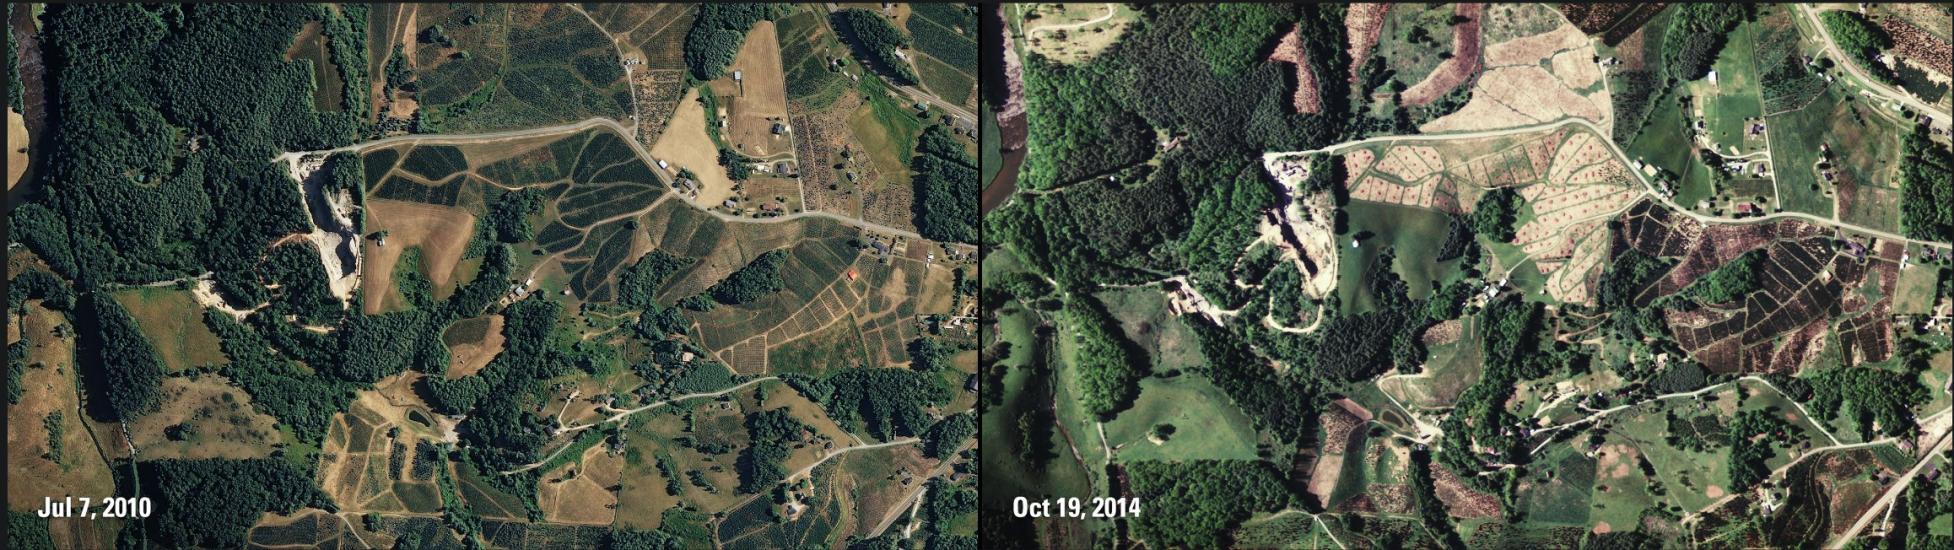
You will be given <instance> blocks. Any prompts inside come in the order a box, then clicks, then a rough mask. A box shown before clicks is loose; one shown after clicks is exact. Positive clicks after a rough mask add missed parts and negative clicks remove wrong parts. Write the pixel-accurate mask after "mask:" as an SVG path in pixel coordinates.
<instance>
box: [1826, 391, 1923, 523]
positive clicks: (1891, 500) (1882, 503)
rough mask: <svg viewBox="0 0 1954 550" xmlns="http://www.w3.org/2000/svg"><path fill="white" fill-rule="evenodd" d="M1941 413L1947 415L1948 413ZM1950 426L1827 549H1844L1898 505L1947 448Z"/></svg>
mask: <svg viewBox="0 0 1954 550" xmlns="http://www.w3.org/2000/svg"><path fill="white" fill-rule="evenodd" d="M1941 412H1942V413H1945V412H1947V411H1941ZM1936 416H1938V415H1936ZM1948 426H1951V425H1943V426H1942V427H1941V429H1940V435H1937V436H1934V442H1933V444H1931V445H1926V446H1924V447H1923V448H1924V449H1926V451H1927V452H1925V453H1922V454H1921V455H1920V456H1921V459H1920V461H1919V462H1916V463H1914V465H1913V469H1911V470H1907V473H1906V475H1902V476H1900V478H1899V479H1897V480H1894V482H1893V486H1892V487H1889V488H1887V489H1886V494H1883V495H1880V497H1879V500H1877V501H1874V502H1873V505H1872V506H1870V507H1867V508H1866V512H1865V513H1864V514H1860V515H1859V521H1855V522H1853V523H1852V528H1850V529H1846V531H1845V532H1844V533H1841V534H1840V535H1839V537H1838V538H1836V539H1833V540H1834V542H1832V543H1831V544H1827V545H1826V548H1840V547H1844V546H1845V544H1846V543H1847V542H1851V541H1852V539H1854V538H1857V537H1858V536H1859V532H1860V531H1864V530H1866V526H1867V525H1869V524H1871V523H1872V521H1873V515H1874V514H1876V513H1878V512H1879V511H1880V510H1881V509H1884V508H1886V507H1888V506H1896V505H1898V504H1897V503H1896V502H1895V501H1896V500H1898V499H1899V498H1900V495H1901V494H1904V493H1905V492H1906V488H1907V485H1909V484H1911V483H1912V482H1913V478H1914V477H1915V476H1918V475H1920V470H1921V469H1922V468H1925V467H1927V464H1928V463H1930V462H1933V461H1934V457H1935V456H1939V455H1940V453H1941V451H1943V450H1945V449H1946V448H1947V445H1948V435H1949V433H1948Z"/></svg>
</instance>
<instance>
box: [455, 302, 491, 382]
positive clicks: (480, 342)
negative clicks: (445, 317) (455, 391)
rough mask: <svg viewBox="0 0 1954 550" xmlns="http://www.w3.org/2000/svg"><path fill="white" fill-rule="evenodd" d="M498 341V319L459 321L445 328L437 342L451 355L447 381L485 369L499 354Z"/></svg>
mask: <svg viewBox="0 0 1954 550" xmlns="http://www.w3.org/2000/svg"><path fill="white" fill-rule="evenodd" d="M502 340H503V335H502V316H501V315H487V316H484V317H476V318H473V319H463V320H461V321H457V322H455V324H454V325H452V326H449V327H448V331H447V332H445V333H442V335H441V341H442V342H443V343H446V344H447V345H448V352H449V353H450V354H452V355H451V356H450V359H449V363H448V374H447V377H448V378H449V379H455V378H462V377H466V376H469V375H473V374H475V373H476V372H478V371H480V370H482V367H485V366H488V363H489V361H490V360H492V359H495V355H496V354H498V353H502Z"/></svg>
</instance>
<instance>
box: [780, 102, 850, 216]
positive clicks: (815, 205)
mask: <svg viewBox="0 0 1954 550" xmlns="http://www.w3.org/2000/svg"><path fill="white" fill-rule="evenodd" d="M860 100H861V99H860V96H857V95H855V94H847V95H845V96H843V97H842V98H841V99H839V100H837V101H838V103H837V106H836V107H834V108H833V109H829V110H826V111H821V112H818V113H816V114H813V115H806V114H801V115H795V116H794V129H795V131H796V132H798V133H797V135H795V136H794V138H795V141H794V147H795V155H796V158H798V159H799V160H800V163H801V188H802V189H804V190H805V191H806V192H807V209H808V210H816V211H821V212H829V213H834V214H842V215H846V216H855V215H859V213H860V212H861V210H862V197H861V194H860V193H858V192H857V187H856V184H855V182H854V181H849V180H847V179H844V177H843V176H842V172H840V171H837V170H834V169H833V167H834V164H835V163H838V162H842V161H843V160H845V159H842V158H841V155H840V154H838V153H839V151H841V150H843V149H844V148H847V147H849V145H850V143H851V140H850V139H849V138H848V127H847V121H846V118H845V115H843V114H841V113H850V112H854V110H855V107H856V106H857V104H856V103H853V102H859V101H860Z"/></svg>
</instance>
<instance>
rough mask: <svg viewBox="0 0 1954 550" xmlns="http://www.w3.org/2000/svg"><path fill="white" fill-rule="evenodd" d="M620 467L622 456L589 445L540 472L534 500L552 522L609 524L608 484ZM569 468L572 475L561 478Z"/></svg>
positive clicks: (611, 500)
mask: <svg viewBox="0 0 1954 550" xmlns="http://www.w3.org/2000/svg"><path fill="white" fill-rule="evenodd" d="M623 469H624V457H622V456H619V455H614V454H611V453H610V452H609V451H608V450H606V446H605V445H603V444H598V445H594V446H591V447H590V448H589V449H585V450H584V452H583V455H582V456H581V457H579V458H578V459H577V460H575V461H572V462H570V463H569V464H566V465H564V466H563V467H561V468H557V469H555V470H551V471H549V472H545V473H544V474H543V476H542V481H539V482H537V485H536V504H537V505H538V506H539V507H541V508H542V509H543V517H544V519H547V520H549V521H552V522H560V523H576V524H584V525H609V524H610V523H611V522H612V521H613V520H615V519H616V518H617V511H616V509H615V507H616V505H617V494H616V493H612V492H610V491H609V490H608V488H609V487H610V486H612V485H616V484H617V483H618V481H619V474H621V473H623ZM571 472H575V473H576V475H575V477H574V478H571V479H567V480H566V479H564V478H566V477H569V474H570V473H571ZM694 488H695V489H696V487H694Z"/></svg>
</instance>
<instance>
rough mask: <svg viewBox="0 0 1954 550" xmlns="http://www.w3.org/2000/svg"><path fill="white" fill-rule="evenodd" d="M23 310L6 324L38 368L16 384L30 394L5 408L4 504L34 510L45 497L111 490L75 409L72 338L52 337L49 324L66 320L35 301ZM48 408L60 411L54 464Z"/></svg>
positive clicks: (104, 467) (105, 466) (111, 484)
mask: <svg viewBox="0 0 1954 550" xmlns="http://www.w3.org/2000/svg"><path fill="white" fill-rule="evenodd" d="M26 309H27V315H26V316H25V317H24V318H22V317H16V316H12V315H9V319H8V325H9V327H11V326H13V325H14V324H16V323H18V324H19V325H20V326H21V333H20V335H21V336H24V337H25V338H26V339H27V340H28V348H27V363H28V364H29V365H34V364H40V365H42V366H40V367H38V368H28V369H26V371H25V372H24V373H22V375H21V377H20V383H21V387H22V388H23V389H24V390H25V391H26V395H28V396H32V397H31V398H23V399H21V400H20V403H19V404H15V405H12V406H11V407H9V409H8V411H7V481H8V483H7V507H8V508H9V509H13V510H39V509H40V508H41V506H42V504H43V499H44V498H46V497H47V496H49V495H109V494H112V493H113V492H114V491H115V482H114V481H113V479H112V477H111V476H110V473H109V467H108V464H107V463H104V462H103V461H102V459H101V455H99V454H97V453H96V452H95V445H94V443H93V442H91V441H90V439H89V437H88V432H87V431H86V428H85V426H84V425H83V422H84V418H83V414H84V413H82V412H81V411H79V410H77V403H78V401H79V397H78V396H77V395H76V393H75V391H76V384H75V369H74V362H73V361H74V351H75V342H74V340H73V339H72V338H55V337H54V327H56V326H59V325H62V324H66V323H67V320H66V319H65V318H63V317H62V316H61V314H60V313H56V312H54V311H53V310H49V309H47V308H45V307H41V302H40V301H39V300H29V301H27V306H26ZM9 332H10V333H11V332H12V331H11V330H10V331H9ZM10 340H11V339H10ZM9 343H10V344H11V343H12V342H9ZM54 412H60V413H61V448H62V451H61V462H60V463H58V464H57V463H55V462H53V461H50V460H48V459H47V458H46V456H47V450H48V445H47V443H48V432H47V429H46V427H45V424H44V423H45V422H46V419H47V417H48V415H49V414H52V413H54Z"/></svg>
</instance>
